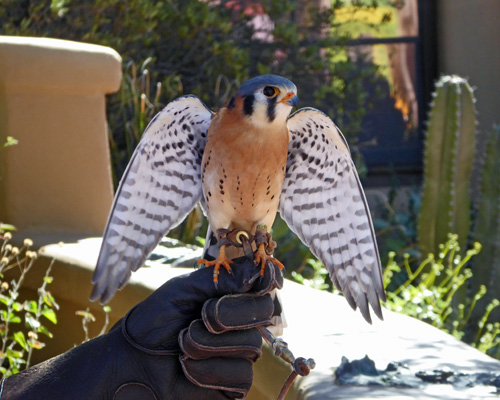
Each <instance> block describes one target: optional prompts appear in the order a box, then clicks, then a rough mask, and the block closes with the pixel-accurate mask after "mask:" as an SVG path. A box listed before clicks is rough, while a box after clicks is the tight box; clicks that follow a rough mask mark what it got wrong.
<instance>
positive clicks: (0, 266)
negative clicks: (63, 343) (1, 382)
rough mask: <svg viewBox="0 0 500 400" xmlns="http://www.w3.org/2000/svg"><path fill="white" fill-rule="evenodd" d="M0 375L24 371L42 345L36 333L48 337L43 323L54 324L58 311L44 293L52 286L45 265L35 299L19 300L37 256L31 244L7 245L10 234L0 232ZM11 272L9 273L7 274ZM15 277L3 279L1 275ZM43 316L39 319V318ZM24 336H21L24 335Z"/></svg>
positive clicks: (26, 241)
mask: <svg viewBox="0 0 500 400" xmlns="http://www.w3.org/2000/svg"><path fill="white" fill-rule="evenodd" d="M0 237H1V240H2V244H1V246H0V344H1V350H0V351H1V352H0V373H1V375H2V376H9V375H12V374H15V373H17V372H19V371H20V370H21V369H22V368H23V365H24V368H28V367H29V365H30V362H31V356H32V353H33V350H38V349H41V348H43V347H44V346H45V343H44V342H42V341H41V339H40V334H43V335H44V336H46V337H48V338H52V334H51V333H50V331H49V329H48V328H47V327H46V326H45V325H44V321H50V322H51V323H53V324H56V323H57V317H56V313H55V311H56V310H58V309H59V306H58V304H57V303H56V301H55V300H54V297H53V296H52V295H51V294H50V292H49V291H48V290H47V286H48V285H49V284H50V283H52V279H53V278H52V277H51V276H50V271H51V268H52V263H51V264H50V265H49V267H48V269H47V271H46V273H45V276H44V278H43V282H42V285H41V286H40V288H39V289H38V299H36V300H21V296H20V289H21V287H22V285H23V283H24V280H25V278H26V275H27V274H28V273H29V272H30V270H31V269H32V267H33V265H34V262H35V260H36V258H37V253H36V252H35V251H32V250H30V249H31V247H32V246H33V243H32V241H31V240H30V239H26V240H24V244H23V246H22V247H20V248H19V247H16V246H13V245H12V244H10V243H9V242H10V240H11V238H12V234H11V233H10V232H5V231H0ZM10 270H12V271H10ZM8 271H10V272H9V274H10V275H13V274H14V275H15V276H14V277H13V278H12V279H10V281H9V280H6V278H5V274H6V273H7V272H8ZM42 317H43V319H42ZM23 321H24V327H23V326H22V325H21V324H22V322H23ZM26 331H27V333H26V334H25V332H26Z"/></svg>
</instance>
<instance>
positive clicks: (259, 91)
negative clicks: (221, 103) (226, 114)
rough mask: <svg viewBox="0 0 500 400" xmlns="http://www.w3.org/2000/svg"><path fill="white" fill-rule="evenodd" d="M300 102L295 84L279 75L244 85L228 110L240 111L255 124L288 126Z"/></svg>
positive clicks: (256, 78) (253, 79)
mask: <svg viewBox="0 0 500 400" xmlns="http://www.w3.org/2000/svg"><path fill="white" fill-rule="evenodd" d="M298 100H299V99H298V97H297V87H296V86H295V85H294V84H293V82H291V81H289V80H288V79H286V78H283V77H281V76H278V75H261V76H257V77H255V78H252V79H250V80H249V81H247V82H245V83H244V84H243V85H241V87H240V88H239V89H238V91H237V92H236V95H235V96H234V97H233V98H231V100H230V101H229V102H228V104H227V108H228V109H239V111H240V112H241V113H242V114H243V116H244V117H245V118H248V119H249V120H250V121H251V122H252V123H254V124H257V125H264V126H265V125H267V124H274V123H286V119H287V118H288V116H289V115H290V112H291V111H292V107H294V106H296V105H297V102H298Z"/></svg>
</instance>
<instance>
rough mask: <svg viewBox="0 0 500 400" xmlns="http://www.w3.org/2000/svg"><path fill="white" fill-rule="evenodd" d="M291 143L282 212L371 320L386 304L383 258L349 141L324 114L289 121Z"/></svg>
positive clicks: (302, 113) (304, 112) (303, 113)
mask: <svg viewBox="0 0 500 400" xmlns="http://www.w3.org/2000/svg"><path fill="white" fill-rule="evenodd" d="M288 128H289V131H290V141H289V149H288V161H287V170H286V175H285V183H284V187H283V191H282V194H281V199H280V208H279V210H280V214H281V217H282V218H283V219H284V220H285V221H286V222H287V224H288V226H289V227H290V229H291V230H293V231H294V232H295V233H296V234H297V235H298V236H299V238H300V239H301V240H302V241H303V242H304V243H305V244H306V245H307V246H308V247H309V248H310V249H311V251H312V252H313V253H314V255H315V256H316V257H318V259H319V260H321V261H322V262H323V264H324V265H325V266H326V268H327V269H328V271H329V273H330V277H331V279H332V281H333V283H334V284H335V286H336V287H337V288H338V289H339V290H340V291H342V292H343V294H344V296H345V297H346V299H347V301H348V302H349V304H350V305H351V307H352V308H354V309H356V307H359V308H360V310H361V313H362V315H363V317H364V318H365V319H366V320H367V321H368V322H371V317H370V311H369V307H368V304H370V305H371V307H372V309H373V310H374V312H375V314H376V315H377V316H378V317H379V318H381V319H382V312H381V308H380V302H379V298H380V299H382V300H385V292H384V286H383V282H382V272H381V266H380V258H379V254H378V249H377V242H376V239H375V234H374V229H373V224H372V221H371V217H370V212H369V210H368V205H367V203H366V199H365V195H364V192H363V189H362V187H361V184H360V182H359V177H358V174H357V172H356V168H355V166H354V163H353V161H352V159H351V156H350V152H349V148H348V146H347V143H346V141H345V139H344V137H343V135H342V133H341V132H340V130H339V129H338V128H337V127H336V126H335V124H334V123H333V121H332V120H331V119H330V118H329V117H328V116H326V115H325V114H323V113H322V112H321V111H318V110H315V109H312V108H304V109H301V110H299V111H297V112H296V113H294V114H293V115H291V116H290V118H289V119H288Z"/></svg>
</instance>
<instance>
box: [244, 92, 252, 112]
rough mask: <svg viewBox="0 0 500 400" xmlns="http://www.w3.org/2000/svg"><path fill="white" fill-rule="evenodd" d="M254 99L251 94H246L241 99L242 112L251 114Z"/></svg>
mask: <svg viewBox="0 0 500 400" xmlns="http://www.w3.org/2000/svg"><path fill="white" fill-rule="evenodd" d="M254 101H255V97H254V95H253V94H251V95H250V96H246V97H245V99H244V100H243V112H244V113H245V114H246V115H252V114H253V103H254Z"/></svg>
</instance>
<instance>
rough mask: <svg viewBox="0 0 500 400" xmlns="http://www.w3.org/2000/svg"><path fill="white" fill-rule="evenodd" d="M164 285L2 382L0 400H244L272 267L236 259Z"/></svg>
mask: <svg viewBox="0 0 500 400" xmlns="http://www.w3.org/2000/svg"><path fill="white" fill-rule="evenodd" d="M212 272H213V269H212V268H202V269H199V270H197V271H195V272H193V273H191V274H188V275H184V276H181V277H177V278H174V279H171V280H170V281H168V282H167V283H165V284H164V285H163V286H162V287H160V288H159V289H158V290H157V291H155V292H154V293H153V294H152V295H151V296H149V297H148V298H147V299H146V300H144V301H143V302H142V303H139V304H138V305H137V306H136V307H134V308H133V309H132V310H131V311H129V313H128V314H127V316H125V317H124V318H122V319H121V320H120V321H119V322H118V323H117V324H116V325H115V326H114V327H113V328H112V329H111V330H110V331H109V332H108V333H107V334H105V335H103V336H100V337H98V338H96V339H93V340H91V341H89V342H86V343H84V344H82V345H80V346H78V347H76V348H74V349H72V350H70V351H68V352H67V353H64V354H62V355H60V356H58V357H55V358H53V359H51V360H48V361H46V362H44V363H42V364H39V365H36V366H34V367H31V368H30V369H28V370H26V371H23V372H21V373H19V374H17V375H13V376H12V377H10V378H8V379H6V380H5V382H4V387H3V393H2V396H0V399H9V400H17V399H23V400H29V399H45V398H47V399H49V398H50V399H52V400H59V399H70V398H71V399H116V400H128V399H141V400H150V399H151V400H153V399H169V400H170V399H172V400H173V399H175V400H177V399H186V400H187V399H197V400H198V399H199V400H204V399H207V400H208V399H210V400H216V399H217V400H218V399H224V400H226V399H233V398H243V397H245V396H246V395H247V393H248V391H249V390H250V386H251V384H252V379H253V372H252V365H253V363H254V362H255V361H256V360H257V359H258V358H259V357H260V355H261V350H260V348H261V344H262V339H261V336H260V334H259V332H258V330H257V328H256V327H258V326H265V325H267V324H268V323H269V320H270V317H271V315H272V314H273V311H274V304H273V300H272V298H271V296H270V295H269V292H270V291H271V290H272V289H274V288H281V286H282V283H283V280H282V279H283V278H282V275H281V272H280V270H279V269H278V267H277V266H274V265H273V266H272V268H271V265H270V264H269V263H268V267H267V268H266V274H265V276H264V277H263V278H261V276H260V274H259V267H254V265H253V261H250V260H248V259H246V258H241V259H238V260H235V263H234V264H233V274H232V276H228V275H227V274H221V277H220V279H219V285H218V288H215V286H214V283H213V280H212Z"/></svg>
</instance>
